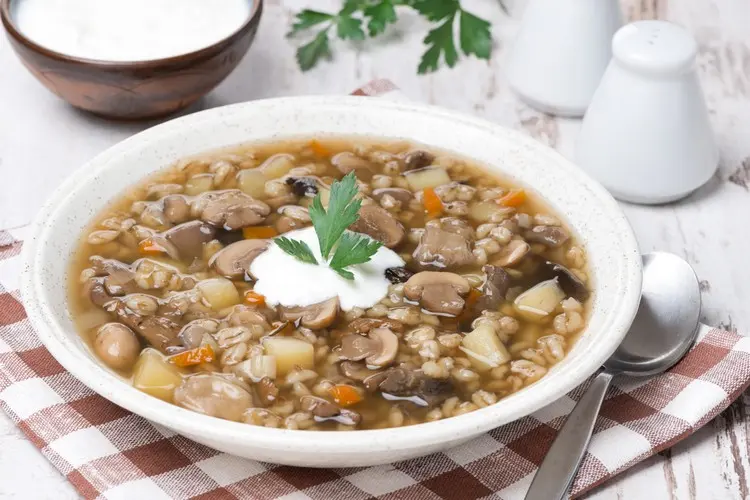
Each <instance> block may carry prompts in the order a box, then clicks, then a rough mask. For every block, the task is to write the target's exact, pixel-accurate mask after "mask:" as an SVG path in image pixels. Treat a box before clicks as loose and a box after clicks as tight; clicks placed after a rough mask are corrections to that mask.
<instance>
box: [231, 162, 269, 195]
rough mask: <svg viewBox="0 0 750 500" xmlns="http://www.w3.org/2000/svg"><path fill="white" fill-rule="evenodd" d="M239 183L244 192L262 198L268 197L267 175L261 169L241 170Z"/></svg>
mask: <svg viewBox="0 0 750 500" xmlns="http://www.w3.org/2000/svg"><path fill="white" fill-rule="evenodd" d="M237 185H238V186H239V188H240V190H241V191H242V192H243V193H246V194H249V195H250V196H252V197H253V198H256V199H258V200H261V199H263V198H265V197H266V191H265V186H266V176H265V175H263V172H261V171H260V170H259V169H252V170H240V171H239V173H238V174H237Z"/></svg>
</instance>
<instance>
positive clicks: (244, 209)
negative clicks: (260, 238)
mask: <svg viewBox="0 0 750 500" xmlns="http://www.w3.org/2000/svg"><path fill="white" fill-rule="evenodd" d="M204 199H205V205H204V207H203V211H202V213H201V220H203V221H204V222H208V223H210V224H213V225H214V226H217V227H223V228H224V229H226V230H227V231H232V230H235V229H241V228H243V227H247V226H255V225H257V224H260V223H261V222H263V221H264V220H265V218H266V217H267V216H268V214H269V213H271V208H270V207H269V206H268V205H267V204H266V203H264V202H262V201H258V200H256V199H255V198H253V197H252V196H250V195H247V194H245V193H243V192H242V191H239V190H234V189H233V190H229V191H223V192H219V193H208V194H207V195H204Z"/></svg>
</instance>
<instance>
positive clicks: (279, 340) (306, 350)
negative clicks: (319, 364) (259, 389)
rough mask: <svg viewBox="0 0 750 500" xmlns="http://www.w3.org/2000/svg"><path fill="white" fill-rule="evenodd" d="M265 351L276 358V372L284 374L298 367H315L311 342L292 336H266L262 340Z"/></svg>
mask: <svg viewBox="0 0 750 500" xmlns="http://www.w3.org/2000/svg"><path fill="white" fill-rule="evenodd" d="M263 347H264V348H265V350H266V352H267V353H268V354H269V355H271V356H274V357H275V358H276V372H277V374H278V375H282V376H283V375H286V374H287V373H289V372H290V371H292V370H294V368H295V367H296V366H298V367H300V368H314V367H315V350H314V349H313V346H312V344H310V343H308V342H305V341H304V340H299V339H295V338H292V337H266V338H265V339H264V340H263Z"/></svg>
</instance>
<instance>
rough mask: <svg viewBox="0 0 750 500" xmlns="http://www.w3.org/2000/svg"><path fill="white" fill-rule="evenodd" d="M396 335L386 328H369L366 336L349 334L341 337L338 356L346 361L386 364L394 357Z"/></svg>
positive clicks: (396, 343) (373, 364) (372, 364)
mask: <svg viewBox="0 0 750 500" xmlns="http://www.w3.org/2000/svg"><path fill="white" fill-rule="evenodd" d="M397 353H398V337H397V336H396V334H395V333H393V332H392V331H391V330H389V329H388V328H375V329H373V330H370V333H369V334H368V336H367V337H363V336H362V335H357V334H350V335H345V336H343V337H342V338H341V348H340V350H339V357H340V358H341V359H344V360H347V361H361V360H363V359H364V360H365V362H366V363H367V365H368V366H386V365H389V364H390V363H392V362H393V360H394V359H396V354H397Z"/></svg>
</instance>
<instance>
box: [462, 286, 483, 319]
mask: <svg viewBox="0 0 750 500" xmlns="http://www.w3.org/2000/svg"><path fill="white" fill-rule="evenodd" d="M481 296H482V292H480V291H479V290H477V289H476V288H472V289H471V290H469V295H467V296H466V298H465V299H464V302H465V303H464V310H463V311H462V312H461V314H460V315H459V317H458V319H459V321H462V322H463V321H468V320H470V319H471V318H472V317H473V316H474V306H475V305H476V304H477V301H478V300H479V297H481Z"/></svg>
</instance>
